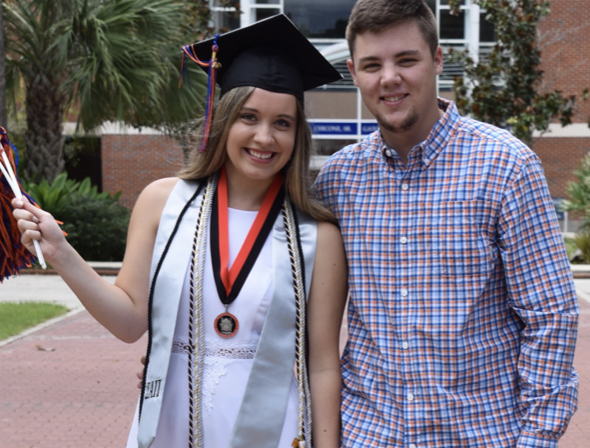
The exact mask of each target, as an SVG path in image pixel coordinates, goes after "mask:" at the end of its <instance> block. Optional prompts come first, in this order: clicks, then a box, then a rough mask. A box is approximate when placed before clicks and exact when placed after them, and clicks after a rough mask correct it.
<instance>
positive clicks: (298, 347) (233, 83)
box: [13, 16, 347, 448]
mask: <svg viewBox="0 0 590 448" xmlns="http://www.w3.org/2000/svg"><path fill="white" fill-rule="evenodd" d="M261 41H262V42H264V43H265V44H266V45H263V46H262V47H261V46H260V45H259V44H260V42H261ZM269 42H272V43H273V44H274V45H275V46H273V47H268V46H267V44H268V43H269ZM215 45H216V47H215V49H214V51H215V50H218V51H219V54H218V62H219V63H221V67H222V68H219V67H218V73H217V80H218V81H219V84H220V86H221V89H222V90H221V99H220V100H219V102H218V104H217V106H216V109H215V110H214V112H213V114H212V117H211V127H210V131H209V128H208V125H207V123H205V124H204V126H203V128H204V135H205V137H204V141H206V144H205V145H204V150H203V152H202V153H201V152H198V151H195V156H194V158H193V160H192V162H191V163H190V165H189V166H188V167H186V168H185V169H184V170H183V171H181V172H180V173H179V176H178V177H176V178H168V179H161V180H158V181H156V182H154V183H152V184H150V185H149V186H147V187H146V188H145V190H144V191H143V192H142V193H141V195H140V197H139V198H138V200H137V203H136V205H135V207H134V210H133V214H132V217H131V222H130V224H129V233H128V241H127V249H126V253H125V258H124V262H123V266H122V268H121V271H120V274H119V276H118V278H117V281H116V283H115V284H114V285H110V284H108V283H107V282H105V281H103V280H102V279H101V278H100V277H99V276H98V275H97V274H96V273H95V272H94V271H93V270H92V269H91V268H90V267H89V266H88V264H87V263H86V262H85V261H84V260H83V259H82V258H81V257H80V256H79V255H78V253H77V252H76V251H75V250H74V249H73V248H72V247H71V246H70V245H69V244H68V242H67V241H66V239H65V238H64V236H63V234H62V232H61V231H60V229H59V226H58V225H57V224H56V222H55V220H54V219H53V218H52V217H51V215H49V214H47V213H45V212H43V211H41V210H38V209H36V208H34V207H32V206H31V205H30V204H28V203H27V202H26V201H20V202H19V201H16V200H15V201H14V204H13V205H14V207H15V211H14V216H15V218H16V219H17V220H18V225H19V229H20V231H21V232H22V242H23V244H25V245H26V247H27V248H28V249H29V250H31V251H34V248H33V240H38V241H39V242H40V245H41V249H42V251H43V254H44V255H45V258H46V259H47V260H48V261H49V262H50V263H51V265H52V266H53V268H54V269H55V270H57V272H58V273H59V274H60V275H61V276H62V277H63V278H64V280H65V281H66V282H67V283H68V285H69V286H70V287H71V288H72V290H73V291H74V292H75V293H76V295H77V296H78V297H79V298H80V300H81V301H82V303H83V304H84V306H85V307H86V308H87V309H88V311H89V312H90V313H91V314H92V315H93V316H94V317H95V318H96V319H97V320H98V321H99V322H100V323H101V324H103V325H104V326H105V327H106V328H107V329H109V330H110V331H111V332H112V333H113V334H114V335H115V336H117V337H118V338H120V339H121V340H123V341H126V342H134V341H136V340H137V339H139V338H140V337H141V336H142V335H143V334H144V332H145V331H146V330H149V336H150V337H149V344H148V352H147V356H146V358H147V362H146V369H145V371H144V380H143V381H144V383H143V389H142V395H141V397H140V404H139V406H138V412H137V415H136V418H135V420H134V424H133V427H132V431H131V434H130V437H129V442H128V447H136V446H140V447H148V446H151V447H167V448H168V447H177V446H186V444H187V443H188V444H189V445H190V446H205V447H207V448H220V447H246V446H248V447H250V446H257V447H268V448H276V447H288V446H297V444H299V446H305V442H306V441H307V443H308V445H309V444H310V443H311V442H312V432H311V428H312V427H313V444H314V445H315V446H316V447H319V448H323V447H326V448H328V447H334V448H336V447H338V446H339V435H340V418H339V416H340V409H339V408H340V382H341V379H340V365H339V356H338V338H339V329H340V322H341V318H342V313H343V308H344V303H345V298H346V290H347V280H346V260H345V255H344V249H343V245H342V240H341V236H340V232H339V230H338V228H337V227H336V226H335V225H334V224H333V223H332V222H333V217H332V215H331V213H329V212H328V211H327V210H325V209H324V208H323V207H322V206H321V205H320V204H319V203H317V202H315V201H314V200H313V199H312V198H311V197H310V196H309V195H308V187H309V183H308V166H309V159H310V147H311V135H310V130H309V126H308V125H307V123H306V122H305V118H304V114H303V106H302V100H303V90H305V89H309V88H313V87H316V86H318V85H321V84H325V83H326V82H330V81H333V80H336V79H338V78H339V75H338V74H337V72H335V71H334V69H333V68H332V67H331V65H330V64H328V63H327V61H325V60H324V59H323V57H322V56H321V55H319V53H317V51H316V50H315V49H314V48H313V47H312V46H311V45H310V44H309V42H308V41H307V40H306V39H305V38H304V37H303V36H301V35H300V33H299V32H298V31H297V29H296V28H295V27H294V26H293V25H292V24H291V22H290V21H289V20H288V19H287V18H286V17H285V16H276V17H274V18H271V19H267V20H265V21H262V22H258V23H257V24H255V25H253V26H251V27H248V28H244V29H241V30H238V31H234V32H231V33H228V34H226V35H222V36H220V37H219V38H218V40H217V41H216V43H215ZM308 46H309V47H311V49H310V48H309V47H308ZM210 48H211V42H209V41H207V42H205V43H203V44H202V45H201V43H200V44H195V45H192V46H189V47H185V51H186V52H187V53H188V54H189V55H190V56H192V57H195V58H198V55H199V53H200V52H203V51H204V52H205V53H206V52H207V50H203V49H209V50H208V51H209V52H211V50H210ZM277 48H280V49H279V50H277ZM318 56H319V58H318ZM200 59H201V60H202V59H205V58H204V57H201V58H200ZM211 59H212V60H213V59H215V55H213V56H212V58H211ZM310 65H311V68H310V67H309V66H310ZM309 70H312V71H313V73H311V74H310V73H309ZM311 78H313V79H312V80H311V81H310V79H311ZM307 339H308V340H309V344H308V346H307V345H306V340H307ZM294 367H295V368H294ZM312 415H313V425H312Z"/></svg>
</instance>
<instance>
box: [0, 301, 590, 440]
mask: <svg viewBox="0 0 590 448" xmlns="http://www.w3.org/2000/svg"><path fill="white" fill-rule="evenodd" d="M580 312H581V313H580V328H579V337H578V345H577V348H576V358H575V365H576V369H577V370H578V372H579V374H580V403H579V409H578V412H577V413H576V414H575V415H574V417H573V419H572V421H571V423H570V426H569V428H568V430H567V432H566V434H565V435H564V437H563V438H562V439H561V441H560V443H559V448H588V447H590V356H589V355H590V304H589V303H588V302H585V301H583V300H582V301H581V302H580ZM145 344H146V338H145V337H144V338H142V339H141V340H140V341H139V342H137V343H136V344H133V345H127V344H125V343H123V342H120V341H119V340H118V339H116V338H114V337H113V336H111V335H110V333H109V332H108V331H107V330H105V329H104V328H102V327H101V326H100V325H99V324H98V323H96V322H95V321H94V319H92V317H90V315H89V314H88V313H87V312H86V311H83V312H81V313H79V314H77V315H75V316H73V317H70V318H68V319H65V320H63V321H61V322H59V323H57V324H55V325H53V326H51V327H49V328H46V329H44V330H41V331H39V332H36V333H34V334H32V335H29V336H27V337H25V338H23V339H20V340H18V341H15V342H13V343H11V344H8V345H6V346H4V347H0V448H30V447H40V448H70V447H71V448H116V447H124V446H125V442H126V440H127V432H128V430H129V426H130V424H131V419H132V417H133V413H134V410H135V404H136V401H137V397H138V393H139V391H138V389H137V388H136V383H137V380H136V377H135V373H136V372H137V371H138V370H139V361H138V360H139V357H140V355H141V354H142V353H143V352H144V349H145ZM39 347H41V348H42V349H54V350H53V351H45V350H40V349H39ZM482 448H483V447H482ZM486 448H488V447H486ZM489 448H491V447H489Z"/></svg>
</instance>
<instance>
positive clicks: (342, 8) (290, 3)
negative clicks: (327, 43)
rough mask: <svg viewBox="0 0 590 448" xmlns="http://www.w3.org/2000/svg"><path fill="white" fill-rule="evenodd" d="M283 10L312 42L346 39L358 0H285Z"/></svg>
mask: <svg viewBox="0 0 590 448" xmlns="http://www.w3.org/2000/svg"><path fill="white" fill-rule="evenodd" d="M283 3H284V10H283V12H284V13H285V14H286V15H287V16H288V17H289V18H290V19H291V20H292V21H293V23H294V24H295V25H297V27H298V28H299V29H300V30H301V32H302V33H303V34H304V35H305V36H306V37H307V38H308V39H310V40H311V41H312V42H314V41H318V40H333V41H338V40H340V39H344V34H345V32H346V25H347V24H348V16H349V15H350V11H352V7H353V6H354V4H355V3H356V0H283Z"/></svg>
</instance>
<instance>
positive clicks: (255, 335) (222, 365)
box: [127, 208, 298, 448]
mask: <svg viewBox="0 0 590 448" xmlns="http://www.w3.org/2000/svg"><path fill="white" fill-rule="evenodd" d="M256 213H257V212H251V211H243V210H235V209H231V208H230V209H229V212H228V218H229V235H230V238H229V246H230V247H229V251H230V254H229V255H230V266H231V263H233V261H234V260H235V258H236V257H237V255H238V252H239V250H240V248H241V246H242V243H243V242H244V240H245V239H246V236H247V234H248V231H249V230H250V227H251V225H252V223H253V222H254V219H255V218H256ZM271 246H272V238H271V237H270V236H269V237H268V238H267V240H266V242H265V244H264V246H263V248H262V250H261V251H260V255H259V256H258V259H257V260H256V263H255V264H254V266H253V268H252V271H251V272H250V275H249V276H248V279H247V280H246V282H245V283H244V286H243V287H242V290H241V291H240V293H239V295H238V297H237V298H236V299H235V301H234V302H233V303H232V304H231V305H230V306H229V309H228V311H229V312H230V313H232V314H233V315H234V316H236V317H237V318H238V320H239V330H238V332H237V334H236V335H235V336H234V337H232V338H229V339H225V338H222V337H220V336H219V335H218V334H217V333H216V332H215V330H214V327H213V322H214V321H215V318H216V317H217V316H218V315H219V314H220V313H222V312H224V311H225V306H224V305H223V304H222V303H221V300H220V299H219V295H218V294H217V289H216V286H215V280H214V278H213V271H212V267H211V253H210V249H209V243H207V254H206V264H205V273H204V283H203V288H204V289H203V311H204V322H205V350H206V351H205V369H204V374H203V396H202V416H203V428H204V445H205V448H225V447H227V446H228V445H229V440H230V436H231V433H232V428H233V425H234V422H235V420H236V417H237V414H238V410H239V408H240V403H241V402H242V397H243V395H244V391H245V389H246V383H247V381H248V376H249V374H250V369H251V368H252V363H253V360H254V359H253V358H254V355H255V353H256V346H257V345H258V339H259V338H260V333H261V331H262V326H263V323H264V319H265V317H266V314H267V311H268V308H269V305H270V301H271V298H272V287H273V285H272V283H273V280H272V278H273V276H272V247H271ZM189 273H190V269H188V271H187V276H186V279H185V284H184V288H183V293H182V297H181V300H180V307H179V312H178V317H177V321H176V329H175V333H174V344H173V348H172V355H171V358H170V367H169V369H168V378H167V381H166V390H165V391H164V398H163V404H162V412H161V415H160V422H159V425H158V431H157V435H156V439H155V440H154V442H153V444H152V445H151V448H176V447H182V448H185V447H186V446H187V445H188V427H189V417H188V409H189V399H188V373H187V372H188V355H187V352H186V350H185V349H184V346H185V345H188V310H189V288H188V281H187V280H188V275H189ZM260 405H261V406H264V403H260ZM297 415H298V400H297V382H296V380H295V377H294V376H293V379H292V382H291V390H290V393H289V402H288V407H287V414H286V417H285V423H284V426H283V431H282V434H281V440H280V443H279V447H277V448H288V447H290V446H291V443H292V442H293V439H294V438H295V437H297V431H298V428H297ZM137 417H138V413H137V410H136V413H135V417H134V419H133V425H132V427H131V431H130V434H129V440H128V442H127V448H136V447H137V429H138V421H137Z"/></svg>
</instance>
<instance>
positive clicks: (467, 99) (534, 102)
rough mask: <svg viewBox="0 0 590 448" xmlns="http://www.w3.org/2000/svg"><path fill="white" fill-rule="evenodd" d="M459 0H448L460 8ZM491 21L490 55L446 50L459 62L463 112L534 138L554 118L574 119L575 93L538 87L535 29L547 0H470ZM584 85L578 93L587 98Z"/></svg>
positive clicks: (459, 100) (456, 86) (457, 88)
mask: <svg viewBox="0 0 590 448" xmlns="http://www.w3.org/2000/svg"><path fill="white" fill-rule="evenodd" d="M460 3H462V2H461V1H460V0H451V1H450V2H449V4H450V5H451V8H452V11H453V12H454V13H458V12H459V9H458V8H459V5H460ZM474 3H476V4H478V5H479V6H480V7H482V8H483V9H484V10H485V11H486V20H488V21H489V22H491V23H493V24H494V27H495V31H496V36H498V42H497V43H496V45H495V46H494V48H493V51H492V53H491V54H490V55H489V58H488V59H487V60H485V61H480V62H479V63H477V64H476V63H475V62H474V61H473V59H472V58H471V57H469V54H468V52H467V51H464V52H456V51H453V50H450V54H449V58H450V60H451V61H454V62H457V63H459V64H460V65H461V66H462V67H463V70H464V77H463V78H457V79H456V80H455V84H454V87H453V89H454V91H455V95H456V103H457V107H458V108H459V110H460V111H461V112H462V113H463V114H467V115H471V116H473V117H474V118H476V119H478V120H481V121H485V122H488V123H491V124H494V125H496V126H499V127H503V128H509V129H510V131H511V132H512V133H513V134H514V135H515V136H516V137H518V138H519V139H521V140H522V141H524V142H525V143H527V144H528V145H530V144H531V142H532V135H533V131H535V130H537V131H541V132H544V131H546V130H547V128H548V127H549V124H550V123H551V122H552V121H553V120H554V119H559V121H560V123H561V125H562V126H566V125H569V124H571V123H572V116H573V114H574V106H575V103H576V96H575V95H569V96H566V95H563V94H562V92H560V91H553V92H544V93H542V92H540V87H541V82H542V79H543V71H542V70H541V68H540V64H541V52H540V50H539V48H538V47H537V42H536V30H537V25H538V24H539V22H540V20H541V19H542V18H543V17H545V16H546V15H547V14H549V11H550V9H549V1H546V0H500V1H498V0H474ZM586 96H587V91H584V92H583V93H582V99H584V100H585V99H586Z"/></svg>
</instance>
